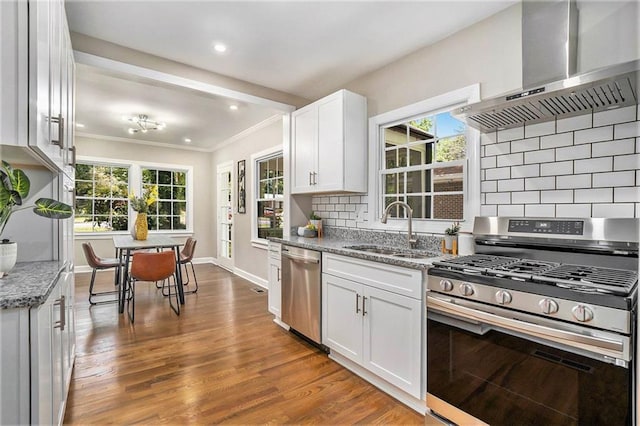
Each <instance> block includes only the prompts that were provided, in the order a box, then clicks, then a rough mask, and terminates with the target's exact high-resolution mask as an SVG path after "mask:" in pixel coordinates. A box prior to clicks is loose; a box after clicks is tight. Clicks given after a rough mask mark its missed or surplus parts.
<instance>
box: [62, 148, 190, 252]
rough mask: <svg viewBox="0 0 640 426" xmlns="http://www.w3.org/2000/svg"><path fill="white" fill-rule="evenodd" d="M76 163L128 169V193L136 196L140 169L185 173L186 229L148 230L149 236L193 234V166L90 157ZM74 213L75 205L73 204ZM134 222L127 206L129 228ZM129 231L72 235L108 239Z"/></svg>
mask: <svg viewBox="0 0 640 426" xmlns="http://www.w3.org/2000/svg"><path fill="white" fill-rule="evenodd" d="M77 162H78V163H81V164H91V165H101V166H111V167H126V168H128V169H129V192H131V191H134V192H135V194H136V195H140V194H141V193H142V192H141V191H142V169H160V170H171V171H181V172H185V173H186V194H185V195H186V201H187V210H186V214H187V227H186V229H178V230H172V229H171V230H170V229H163V230H151V229H150V230H149V233H150V234H157V235H161V234H169V235H175V236H180V235H192V234H193V211H194V206H193V203H194V199H193V166H188V165H182V164H167V163H154V162H146V161H134V160H122V159H116V158H103V157H90V156H78V159H77ZM73 208H74V211H75V203H74V206H73ZM134 221H135V212H134V211H133V209H132V208H131V204H129V227H131V224H132V223H133V222H134ZM129 233H130V231H128V230H127V231H104V232H82V233H77V232H76V233H74V235H75V238H78V239H100V238H104V239H109V238H111V237H112V236H113V235H127V234H129Z"/></svg>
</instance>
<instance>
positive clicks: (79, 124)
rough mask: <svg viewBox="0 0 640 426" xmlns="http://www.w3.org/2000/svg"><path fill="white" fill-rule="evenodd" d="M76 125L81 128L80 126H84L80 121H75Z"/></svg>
mask: <svg viewBox="0 0 640 426" xmlns="http://www.w3.org/2000/svg"><path fill="white" fill-rule="evenodd" d="M76 127H80V128H82V127H84V124H82V123H76Z"/></svg>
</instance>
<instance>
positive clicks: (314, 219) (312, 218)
mask: <svg viewBox="0 0 640 426" xmlns="http://www.w3.org/2000/svg"><path fill="white" fill-rule="evenodd" d="M309 223H311V224H312V225H313V226H314V227H315V228H316V231H317V232H318V237H322V218H321V217H320V216H318V215H317V214H315V212H313V211H312V212H311V215H309Z"/></svg>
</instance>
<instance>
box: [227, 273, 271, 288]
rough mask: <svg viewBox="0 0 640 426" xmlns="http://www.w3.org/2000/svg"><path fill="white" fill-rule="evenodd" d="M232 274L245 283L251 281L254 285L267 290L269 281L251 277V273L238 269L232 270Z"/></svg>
mask: <svg viewBox="0 0 640 426" xmlns="http://www.w3.org/2000/svg"><path fill="white" fill-rule="evenodd" d="M233 273H234V274H236V275H237V276H239V277H241V278H244V279H245V280H247V281H251V282H252V283H254V284H255V285H258V286H260V287H262V288H264V289H266V290H268V289H269V281H267V280H265V279H264V278H260V277H259V276H257V275H253V274H252V273H249V272H247V271H244V270H242V269H240V268H233Z"/></svg>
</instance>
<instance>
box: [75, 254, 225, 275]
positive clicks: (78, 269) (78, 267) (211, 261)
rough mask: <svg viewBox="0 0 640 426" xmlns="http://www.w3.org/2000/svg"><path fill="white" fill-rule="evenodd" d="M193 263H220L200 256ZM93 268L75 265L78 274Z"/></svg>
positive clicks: (109, 270)
mask: <svg viewBox="0 0 640 426" xmlns="http://www.w3.org/2000/svg"><path fill="white" fill-rule="evenodd" d="M193 263H194V264H195V265H198V264H202V263H213V264H214V265H217V264H218V262H217V260H216V259H215V258H213V257H198V258H194V259H193ZM92 270H93V269H92V268H91V266H89V265H81V266H78V265H76V267H75V272H76V273H78V274H82V273H86V272H91V271H92ZM98 272H111V273H112V274H113V269H101V270H98Z"/></svg>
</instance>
